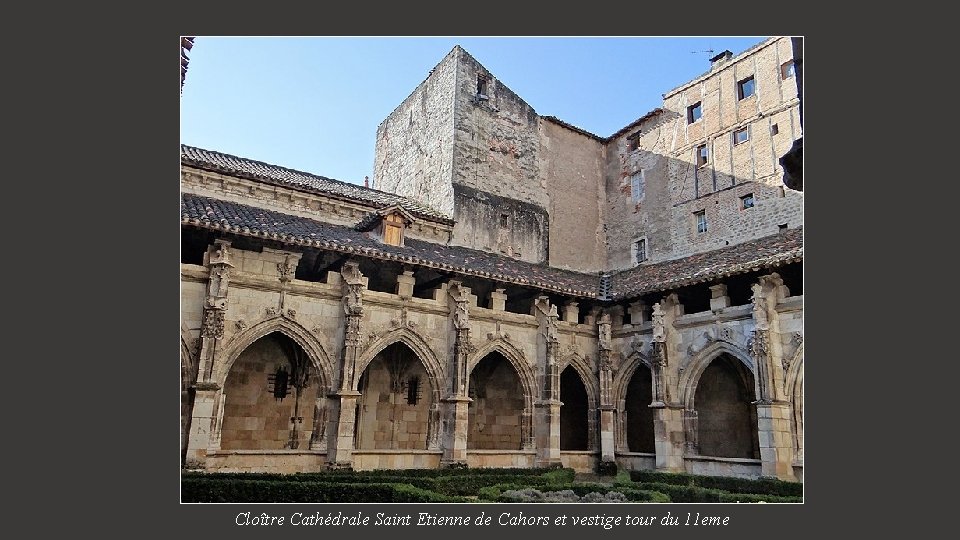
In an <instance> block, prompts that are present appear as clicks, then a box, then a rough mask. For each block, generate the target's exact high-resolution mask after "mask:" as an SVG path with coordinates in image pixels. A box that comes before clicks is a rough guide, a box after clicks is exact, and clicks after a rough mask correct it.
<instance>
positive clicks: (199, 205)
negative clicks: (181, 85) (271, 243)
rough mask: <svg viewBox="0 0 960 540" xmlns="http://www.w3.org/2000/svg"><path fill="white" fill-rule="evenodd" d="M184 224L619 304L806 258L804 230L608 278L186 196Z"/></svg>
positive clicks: (182, 210) (790, 231) (799, 229)
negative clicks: (381, 238)
mask: <svg viewBox="0 0 960 540" xmlns="http://www.w3.org/2000/svg"><path fill="white" fill-rule="evenodd" d="M181 223H183V224H185V225H194V226H197V227H204V228H207V229H215V230H222V231H225V232H231V233H235V234H240V235H244V236H254V237H262V238H270V239H274V240H279V241H281V242H286V243H289V244H295V245H302V246H312V247H316V248H320V249H328V250H332V251H339V252H342V253H355V254H357V255H362V256H366V257H371V258H376V259H384V260H392V261H398V262H402V263H407V264H413V265H418V266H427V267H431V268H438V269H442V270H447V271H450V272H456V273H460V274H464V275H471V276H478V277H482V278H487V279H493V280H497V281H501V282H505V283H513V284H517V285H526V286H529V287H534V288H539V289H543V290H547V291H553V292H557V293H561V294H567V295H571V296H578V297H589V298H599V299H602V300H613V301H618V300H623V299H626V298H631V297H637V296H640V295H642V294H646V293H651V292H657V291H666V290H669V289H675V288H678V287H683V286H686V285H692V284H694V283H701V282H705V281H712V280H715V279H719V278H722V277H725V276H730V275H734V274H741V273H745V272H750V271H754V270H760V269H763V268H770V267H774V266H778V265H781V264H787V263H792V262H797V261H802V260H803V228H802V227H800V228H798V229H792V230H787V231H784V232H782V233H779V234H775V235H772V236H767V237H764V238H760V239H758V240H753V241H750V242H744V243H742V244H738V245H735V246H730V247H725V248H721V249H717V250H714V251H708V252H705V253H698V254H696V255H691V256H689V257H684V258H682V259H676V260H672V261H664V262H661V263H656V264H650V265H642V266H638V267H635V268H631V269H629V270H623V271H620V272H617V273H615V274H612V275H610V276H605V277H603V278H602V279H601V278H600V277H599V276H598V275H597V274H589V273H583V272H574V271H570V270H562V269H560V268H552V267H550V266H546V265H542V264H532V263H529V262H524V261H518V260H516V259H511V258H509V257H504V256H501V255H497V254H494V253H487V252H484V251H478V250H474V249H469V248H465V247H460V246H447V245H443V244H436V243H432V242H424V241H422V240H416V239H412V238H407V239H406V240H405V241H404V244H405V245H404V247H398V246H390V245H387V244H382V243H380V242H378V241H377V240H375V239H373V238H370V237H369V236H368V235H367V234H365V233H363V232H361V231H358V230H356V229H355V228H349V227H343V226H339V225H333V224H330V223H324V222H322V221H315V220H312V219H308V218H304V217H299V216H291V215H288V214H283V213H281V212H276V211H272V210H265V209H262V208H257V207H253V206H247V205H243V204H238V203H234V202H227V201H222V200H219V199H213V198H210V197H202V196H199V195H192V194H189V193H185V194H183V199H182V202H181Z"/></svg>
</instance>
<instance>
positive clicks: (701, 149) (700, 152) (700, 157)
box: [697, 144, 707, 167]
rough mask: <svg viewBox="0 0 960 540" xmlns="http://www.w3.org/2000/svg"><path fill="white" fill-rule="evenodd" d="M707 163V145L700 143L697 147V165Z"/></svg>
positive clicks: (701, 165)
mask: <svg viewBox="0 0 960 540" xmlns="http://www.w3.org/2000/svg"><path fill="white" fill-rule="evenodd" d="M706 164H707V145H705V144H701V145H700V146H698V147H697V167H703V166H704V165H706Z"/></svg>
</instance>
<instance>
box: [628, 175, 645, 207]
mask: <svg viewBox="0 0 960 540" xmlns="http://www.w3.org/2000/svg"><path fill="white" fill-rule="evenodd" d="M644 184H645V182H644V179H643V169H641V170H639V171H637V172H635V173H633V176H631V177H630V197H631V198H632V199H633V202H640V201H641V200H642V199H643V188H644Z"/></svg>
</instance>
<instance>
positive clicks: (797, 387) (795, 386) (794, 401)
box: [784, 343, 803, 463]
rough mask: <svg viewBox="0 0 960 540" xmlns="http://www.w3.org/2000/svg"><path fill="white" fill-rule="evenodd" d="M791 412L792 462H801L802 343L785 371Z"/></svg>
mask: <svg viewBox="0 0 960 540" xmlns="http://www.w3.org/2000/svg"><path fill="white" fill-rule="evenodd" d="M784 388H785V389H786V392H787V396H788V398H789V399H790V407H791V410H792V413H793V414H792V418H791V422H790V423H791V426H790V427H791V428H792V429H791V430H790V431H791V432H792V433H793V451H794V460H796V461H799V462H801V463H802V462H803V343H801V344H800V346H799V347H797V351H796V352H795V353H794V354H793V360H792V361H791V362H790V368H789V369H788V370H787V377H786V385H785V386H784Z"/></svg>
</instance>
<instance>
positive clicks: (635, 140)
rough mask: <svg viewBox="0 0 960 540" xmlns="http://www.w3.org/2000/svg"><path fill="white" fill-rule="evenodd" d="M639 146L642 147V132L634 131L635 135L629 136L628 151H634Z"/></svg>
mask: <svg viewBox="0 0 960 540" xmlns="http://www.w3.org/2000/svg"><path fill="white" fill-rule="evenodd" d="M637 148H640V133H639V132H638V133H634V134H633V135H631V136H629V137H627V151H628V152H633V151H634V150H636V149H637Z"/></svg>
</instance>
